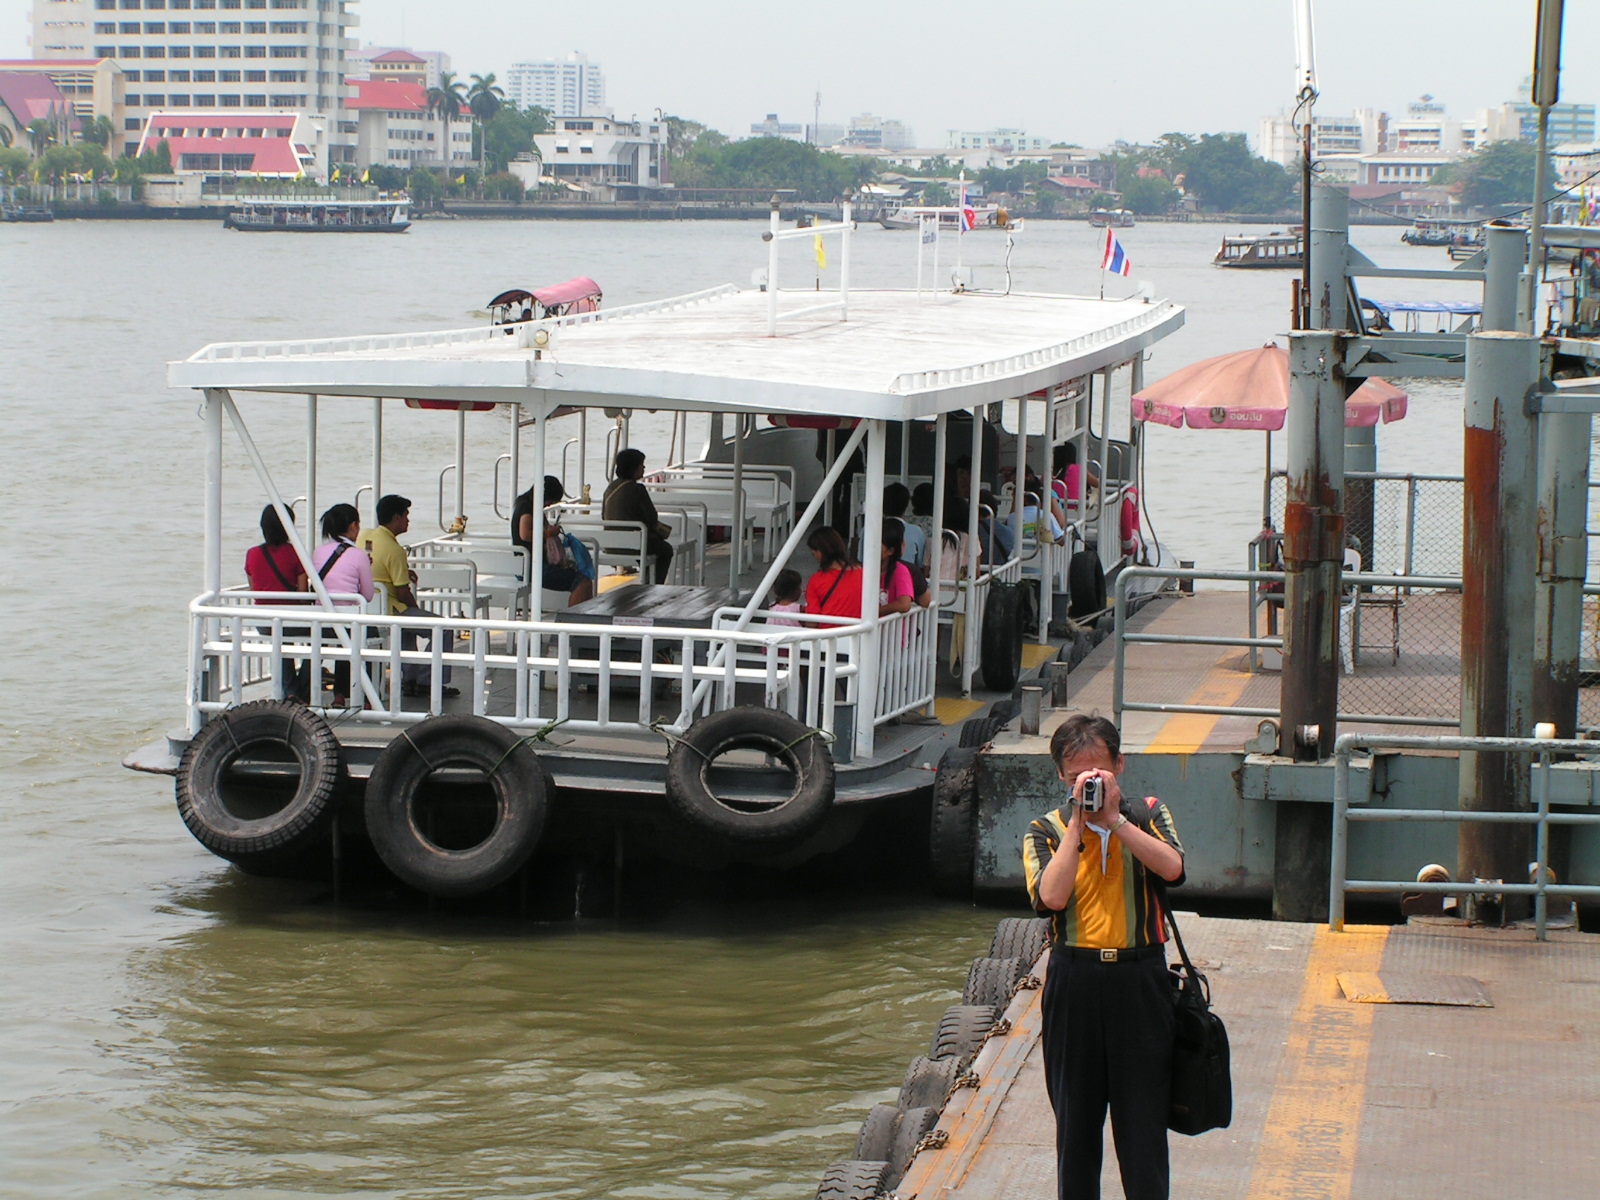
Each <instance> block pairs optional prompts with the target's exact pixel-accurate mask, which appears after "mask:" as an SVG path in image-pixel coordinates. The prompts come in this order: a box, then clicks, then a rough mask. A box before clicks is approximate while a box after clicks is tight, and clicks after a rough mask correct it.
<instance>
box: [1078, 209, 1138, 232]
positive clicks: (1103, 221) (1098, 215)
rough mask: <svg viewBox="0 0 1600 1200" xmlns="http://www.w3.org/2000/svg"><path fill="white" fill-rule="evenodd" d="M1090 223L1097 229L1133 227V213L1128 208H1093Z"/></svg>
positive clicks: (1090, 211) (1090, 213)
mask: <svg viewBox="0 0 1600 1200" xmlns="http://www.w3.org/2000/svg"><path fill="white" fill-rule="evenodd" d="M1089 224H1090V225H1091V226H1093V227H1094V228H1095V229H1132V228H1133V224H1134V221H1133V213H1132V212H1130V211H1129V210H1128V209H1126V208H1092V209H1090V210H1089Z"/></svg>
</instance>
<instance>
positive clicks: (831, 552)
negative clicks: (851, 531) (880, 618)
mask: <svg viewBox="0 0 1600 1200" xmlns="http://www.w3.org/2000/svg"><path fill="white" fill-rule="evenodd" d="M806 546H807V547H808V548H809V549H810V551H811V556H812V557H813V558H815V559H816V560H817V571H816V574H814V575H813V576H812V577H811V579H810V580H809V581H808V582H807V583H806V612H808V613H810V614H811V615H812V616H826V617H848V618H850V619H851V620H852V621H858V620H860V619H861V564H860V563H858V562H856V561H854V560H853V559H852V558H851V557H850V550H849V547H847V546H846V545H845V544H844V538H843V537H842V536H841V535H840V533H839V531H838V530H837V529H834V528H833V527H832V526H828V525H824V526H822V528H820V529H813V530H812V531H811V536H810V537H808V538H806Z"/></svg>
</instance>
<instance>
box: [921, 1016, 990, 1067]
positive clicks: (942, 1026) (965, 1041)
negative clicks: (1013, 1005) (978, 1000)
mask: <svg viewBox="0 0 1600 1200" xmlns="http://www.w3.org/2000/svg"><path fill="white" fill-rule="evenodd" d="M994 1020H995V1016H994V1009H992V1008H990V1007H989V1006H988V1005H986V1004H952V1005H951V1006H950V1007H949V1008H947V1009H945V1010H944V1016H942V1017H940V1018H939V1028H937V1029H935V1030H934V1031H933V1042H932V1044H931V1045H930V1046H929V1048H928V1057H929V1058H953V1059H955V1060H956V1062H957V1063H958V1065H959V1067H960V1069H963V1070H964V1069H965V1068H966V1066H967V1064H968V1063H970V1062H971V1061H972V1059H973V1057H974V1056H975V1055H976V1054H977V1053H978V1048H979V1047H980V1046H982V1045H983V1039H984V1038H986V1037H988V1036H989V1030H990V1028H991V1027H992V1026H993V1025H994Z"/></svg>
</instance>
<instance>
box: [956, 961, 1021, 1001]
mask: <svg viewBox="0 0 1600 1200" xmlns="http://www.w3.org/2000/svg"><path fill="white" fill-rule="evenodd" d="M1021 978H1022V960H1021V959H1016V958H975V959H973V960H972V965H971V966H970V967H968V968H967V986H966V987H965V988H963V989H962V991H961V1003H963V1004H987V1005H988V1006H989V1007H990V1008H992V1009H994V1011H995V1013H996V1014H997V1015H998V1014H999V1013H1002V1012H1004V1011H1005V1008H1006V1005H1007V1004H1010V1003H1011V992H1012V989H1013V988H1015V987H1016V986H1017V980H1019V979H1021Z"/></svg>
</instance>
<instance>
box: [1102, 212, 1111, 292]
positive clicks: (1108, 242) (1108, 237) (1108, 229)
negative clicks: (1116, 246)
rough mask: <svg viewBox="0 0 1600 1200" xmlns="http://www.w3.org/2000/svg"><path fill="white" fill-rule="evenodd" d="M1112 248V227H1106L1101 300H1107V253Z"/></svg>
mask: <svg viewBox="0 0 1600 1200" xmlns="http://www.w3.org/2000/svg"><path fill="white" fill-rule="evenodd" d="M1110 246H1111V226H1109V225H1107V226H1106V243H1105V245H1103V246H1101V247H1100V299H1102V300H1104V299H1105V298H1106V251H1107V249H1109V248H1110Z"/></svg>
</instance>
